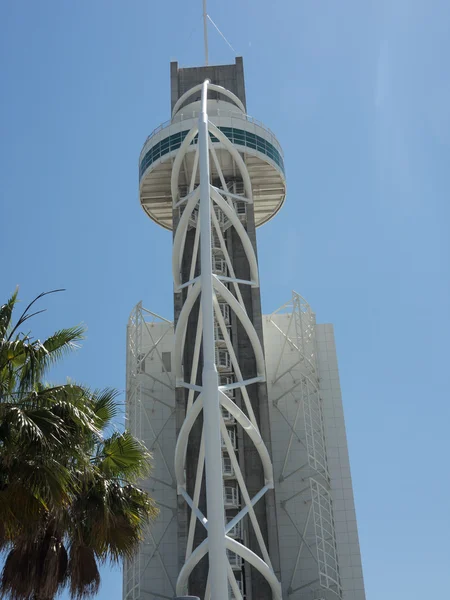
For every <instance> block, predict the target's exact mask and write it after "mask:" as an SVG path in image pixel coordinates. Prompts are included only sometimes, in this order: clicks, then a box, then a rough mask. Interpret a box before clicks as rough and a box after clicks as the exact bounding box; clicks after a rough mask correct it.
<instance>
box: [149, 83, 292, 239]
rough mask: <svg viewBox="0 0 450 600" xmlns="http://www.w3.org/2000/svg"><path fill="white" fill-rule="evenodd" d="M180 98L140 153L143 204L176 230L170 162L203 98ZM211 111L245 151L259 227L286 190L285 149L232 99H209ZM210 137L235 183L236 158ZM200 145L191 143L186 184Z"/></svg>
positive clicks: (227, 176) (195, 118) (275, 209)
mask: <svg viewBox="0 0 450 600" xmlns="http://www.w3.org/2000/svg"><path fill="white" fill-rule="evenodd" d="M215 87H217V88H218V86H215ZM221 89H223V90H224V92H223V93H224V94H225V93H227V90H225V89H224V88H221ZM191 92H192V90H191V91H190V92H188V94H191ZM228 93H229V92H228ZM229 94H230V97H231V96H234V95H232V94H231V93H229ZM181 100H183V98H180V103H177V104H178V106H175V107H174V111H173V113H174V114H173V117H172V119H171V120H170V121H167V122H165V123H163V124H162V125H160V126H159V127H157V128H156V129H155V130H154V131H153V132H152V133H151V135H150V136H149V137H148V138H147V140H146V142H145V144H144V147H143V148H142V151H141V154H140V157H139V196H140V202H141V205H142V208H143V209H144V210H145V212H146V213H147V214H148V216H149V217H150V218H151V219H153V221H155V222H156V223H158V225H161V226H162V227H165V228H166V229H169V230H170V229H172V195H171V187H170V178H171V172H172V164H173V161H174V158H175V155H176V153H177V151H178V149H179V148H180V146H181V144H182V142H183V140H184V139H185V137H186V135H187V134H188V132H189V131H190V130H191V128H192V127H194V126H195V125H196V124H197V122H198V116H199V111H200V102H198V101H195V102H190V103H189V104H186V105H183V104H182V102H181ZM179 106H181V108H179ZM208 116H209V120H210V121H211V122H212V123H213V124H214V125H215V126H216V127H218V128H219V130H220V131H221V132H222V133H223V134H224V135H225V136H226V137H227V138H228V139H229V140H230V141H231V142H232V143H233V145H234V146H235V147H236V150H237V151H238V152H239V153H240V154H241V156H243V158H244V161H245V163H246V166H247V170H248V173H249V175H250V180H251V184H252V191H253V203H254V211H255V224H256V226H257V227H258V226H259V225H263V224H264V223H266V222H267V221H269V220H270V219H271V218H272V217H273V216H274V215H275V214H276V213H277V212H278V211H279V209H280V208H281V206H282V204H283V202H284V198H285V195H286V179H285V174H284V159H283V151H282V149H281V146H280V144H279V142H278V140H277V139H276V137H275V135H274V134H273V133H272V132H271V131H270V129H268V128H266V127H265V126H264V125H263V124H262V123H261V122H259V121H257V120H255V119H253V118H252V117H250V116H248V115H247V114H245V112H244V110H243V107H242V106H237V105H236V103H233V102H232V101H229V98H226V100H222V99H217V100H208ZM211 140H212V147H213V149H214V151H215V153H216V157H217V160H218V162H219V164H220V168H221V170H222V173H223V175H224V178H225V181H226V182H227V184H233V182H237V181H238V180H237V179H236V178H237V177H238V174H239V171H238V169H237V168H236V165H235V162H234V159H233V157H232V156H231V155H230V153H229V151H228V150H226V149H225V147H224V145H223V143H222V142H220V141H219V140H218V139H217V138H215V137H214V136H212V135H211ZM196 149H197V136H196V137H195V138H194V139H193V141H192V142H191V145H190V147H189V151H188V152H187V153H186V157H185V159H184V163H183V168H182V170H181V178H180V181H181V184H183V183H184V184H185V186H186V188H187V187H188V186H189V185H190V183H191V177H192V175H191V174H192V172H193V170H194V169H196V165H195V164H194V163H195V150H196ZM210 165H211V173H212V179H213V180H214V178H215V177H218V172H217V169H216V166H215V162H214V160H213V157H211V160H210ZM198 177H199V175H198V173H197V175H196V181H195V186H197V185H198V183H199V180H198ZM183 178H184V179H183ZM231 187H232V186H231ZM230 191H233V190H232V189H230Z"/></svg>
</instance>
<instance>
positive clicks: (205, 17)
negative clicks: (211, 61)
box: [203, 0, 208, 66]
mask: <svg viewBox="0 0 450 600" xmlns="http://www.w3.org/2000/svg"><path fill="white" fill-rule="evenodd" d="M203 38H204V42H205V65H206V66H208V13H207V12H206V0H203Z"/></svg>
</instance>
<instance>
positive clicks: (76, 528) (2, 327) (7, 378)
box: [0, 292, 158, 600]
mask: <svg viewBox="0 0 450 600" xmlns="http://www.w3.org/2000/svg"><path fill="white" fill-rule="evenodd" d="M49 293H53V292H49ZM45 295H46V294H41V295H39V296H38V297H37V298H35V299H34V300H33V301H32V302H31V303H30V304H29V305H28V306H27V307H26V308H25V310H24V311H23V313H22V314H21V316H20V317H19V319H18V320H17V321H16V322H15V324H14V323H13V312H14V307H15V305H16V303H17V292H16V293H15V294H13V296H12V297H11V298H10V299H9V300H8V302H7V303H6V304H4V305H3V306H2V307H1V308H0V551H4V552H5V553H6V552H8V554H7V558H6V561H5V563H4V566H3V571H2V573H1V578H0V597H5V598H6V597H7V598H8V600H38V599H39V600H53V598H54V597H55V596H56V595H57V594H59V592H60V591H61V590H62V588H63V587H64V586H65V585H66V584H68V585H69V588H70V593H71V596H72V598H73V599H75V600H81V599H84V598H87V597H89V596H92V595H94V594H95V593H96V592H97V591H98V587H99V583H100V575H99V571H98V564H97V562H98V561H105V560H113V561H120V560H121V559H122V558H124V557H125V558H132V557H133V556H134V554H135V552H136V551H137V549H138V547H139V544H140V542H141V541H142V539H143V536H144V532H145V529H146V527H147V526H148V524H149V522H150V521H151V520H152V519H154V518H155V517H156V515H157V513H158V510H157V508H156V506H155V504H154V502H153V501H152V499H151V498H150V496H149V495H148V494H147V493H146V492H145V491H143V490H141V489H139V488H138V487H136V486H135V485H134V484H135V483H136V482H137V481H138V480H139V479H140V478H143V477H145V476H146V475H147V474H148V473H149V470H150V458H151V456H150V454H149V452H148V451H147V449H146V448H145V446H144V445H143V444H142V443H141V442H139V441H138V440H137V439H136V438H134V437H133V436H132V435H131V434H130V433H129V432H127V431H125V432H124V433H120V434H119V433H114V434H113V435H111V436H109V437H106V435H107V434H105V429H106V428H108V427H110V426H111V424H112V423H113V421H114V419H115V418H116V417H117V416H118V415H119V413H120V408H119V404H118V403H117V401H116V398H117V392H116V391H115V390H112V389H109V388H106V389H102V390H95V391H90V390H89V389H88V388H86V387H85V386H82V385H77V384H75V383H72V382H69V383H66V384H65V385H57V386H50V385H44V384H43V382H42V378H43V376H44V374H45V373H46V372H47V370H48V368H49V367H51V366H52V365H53V364H55V363H56V362H57V361H59V360H60V359H61V358H63V356H64V355H65V354H66V353H67V352H70V351H71V350H73V349H74V348H75V347H76V344H77V342H78V341H80V340H81V339H82V337H83V334H84V328H83V327H81V326H77V327H73V328H69V329H61V330H59V331H57V332H56V333H54V334H53V335H52V336H50V337H49V338H48V339H47V340H45V341H44V342H41V341H40V340H37V339H35V338H33V337H32V336H31V334H30V333H23V332H22V331H21V326H22V325H23V324H24V323H25V322H27V321H29V319H31V317H33V316H34V315H35V314H37V313H32V312H31V309H32V307H33V305H34V304H35V303H36V302H37V301H38V300H39V299H40V298H42V297H43V296H45ZM105 437H106V439H105ZM66 548H68V551H69V552H68V553H67V551H66ZM68 554H69V556H68Z"/></svg>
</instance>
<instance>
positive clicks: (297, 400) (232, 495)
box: [124, 58, 364, 600]
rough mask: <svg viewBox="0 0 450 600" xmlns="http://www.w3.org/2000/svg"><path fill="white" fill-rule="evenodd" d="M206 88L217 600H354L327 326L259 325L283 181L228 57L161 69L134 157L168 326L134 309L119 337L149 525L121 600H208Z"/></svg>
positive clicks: (291, 310) (352, 529)
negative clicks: (144, 465) (149, 468)
mask: <svg viewBox="0 0 450 600" xmlns="http://www.w3.org/2000/svg"><path fill="white" fill-rule="evenodd" d="M205 79H209V80H210V84H209V90H208V101H207V111H208V117H209V122H208V129H209V156H210V177H209V181H210V184H209V185H210V194H211V196H210V198H211V203H212V213H211V214H212V224H211V229H212V236H211V255H212V271H213V277H214V311H215V320H214V323H215V325H214V331H215V362H216V365H217V370H218V372H219V384H220V387H219V390H220V392H219V393H220V402H221V427H222V442H221V444H222V464H221V468H222V476H223V498H224V511H225V523H226V529H227V538H226V539H227V559H228V563H229V564H228V565H227V569H228V582H229V598H230V599H232V598H237V599H239V600H242V599H243V598H246V600H265V599H267V600H271V599H272V598H273V599H275V600H278V599H281V598H283V599H287V598H292V599H293V600H295V599H299V600H314V599H315V600H320V599H322V600H332V599H333V600H334V599H336V598H338V599H339V598H340V599H345V600H364V588H363V580H362V571H361V559H360V553H359V546H358V538H357V530H356V518H355V510H354V502H353V493H352V487H351V479H350V471H349V464H348V451H347V446H346V437H345V426H344V421H343V413H342V402H341V399H340V390H339V380H338V372H337V363H336V355H335V350H334V339H333V332H332V327H331V326H328V325H322V326H321V325H316V323H315V317H314V314H313V312H312V311H311V309H310V307H309V305H308V304H307V303H306V302H305V301H304V300H303V299H302V298H301V297H300V296H298V295H297V294H293V296H292V300H291V301H290V302H288V303H287V304H286V305H284V306H283V307H282V308H281V309H280V310H278V311H276V312H275V313H274V314H272V315H270V316H264V317H263V315H262V314H261V301H260V292H259V278H258V267H257V253H256V227H257V226H258V225H261V224H263V223H265V222H266V221H268V220H270V219H271V218H272V217H273V216H274V215H275V214H276V212H277V211H278V210H279V209H280V207H281V206H282V204H283V202H284V198H285V175H284V164H283V154H282V150H281V147H280V145H279V143H278V141H277V140H276V138H275V136H274V135H273V133H272V132H271V131H270V130H269V129H267V128H266V127H265V126H264V125H263V124H262V123H260V122H258V121H256V120H255V119H252V118H250V117H249V116H248V115H247V114H246V97H245V85H244V74H243V65H242V59H239V58H238V59H236V63H235V64H234V65H224V66H219V67H199V68H192V69H179V68H178V65H177V64H176V63H173V64H172V65H171V96H172V118H171V120H170V121H169V122H168V123H166V124H164V125H163V126H161V127H159V128H157V129H156V130H155V131H154V132H153V134H152V135H151V136H149V138H148V139H147V141H146V143H145V145H144V148H143V150H142V152H141V156H140V162H139V175H140V201H141V204H142V207H143V209H144V210H145V212H146V213H147V214H148V215H149V216H150V217H151V218H152V220H154V221H155V222H156V223H158V224H159V225H161V226H163V227H165V228H167V229H170V230H172V231H173V236H174V241H173V243H174V251H173V274H174V284H175V292H174V321H173V322H172V321H169V320H166V319H164V318H162V317H160V316H158V315H155V314H154V313H151V312H150V311H148V310H146V309H144V308H143V307H142V305H140V304H139V305H137V306H136V307H135V309H134V310H133V313H132V315H131V317H130V321H129V324H128V347H127V419H128V426H129V428H130V429H131V430H132V431H133V433H134V434H135V435H137V436H138V437H140V438H141V439H142V440H144V442H145V443H146V445H147V447H148V448H149V449H150V450H151V451H152V453H153V457H154V468H153V472H152V475H151V477H150V478H149V479H148V480H147V481H145V482H144V484H143V485H144V487H145V488H146V489H148V491H149V492H150V493H151V494H152V496H153V497H154V498H155V500H156V501H157V502H158V505H159V508H160V516H159V518H158V519H157V521H156V523H155V524H154V525H153V526H152V528H151V530H150V531H149V533H148V535H147V537H146V540H145V542H144V543H143V545H142V548H141V551H140V553H139V555H138V556H137V557H136V559H135V560H134V561H131V562H127V563H126V564H125V566H124V598H125V599H126V600H138V599H142V600H153V598H155V599H156V598H173V597H174V596H175V595H181V594H183V593H187V592H189V593H190V594H193V595H198V596H199V597H200V598H202V599H205V600H207V599H209V598H211V587H210V582H209V577H208V572H209V565H208V553H207V546H206V544H207V542H206V537H207V533H206V527H205V525H204V523H205V522H206V519H207V513H208V510H207V503H206V490H205V476H204V463H205V447H204V437H203V434H204V431H203V418H202V397H201V383H202V382H201V367H202V362H203V356H202V322H201V321H202V320H201V311H200V305H201V295H200V290H199V282H198V280H199V276H200V275H201V273H200V261H199V246H200V243H199V238H200V234H199V230H200V217H199V210H198V201H199V198H198V193H197V192H198V190H199V187H200V174H199V169H198V160H199V159H198V141H197V140H198V130H197V129H196V125H195V124H196V122H197V120H198V114H199V110H200V94H201V86H202V83H203V81H204V80H205ZM212 597H213V598H214V595H212Z"/></svg>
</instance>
